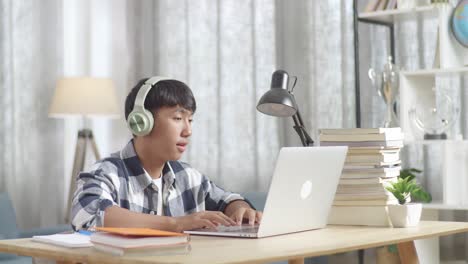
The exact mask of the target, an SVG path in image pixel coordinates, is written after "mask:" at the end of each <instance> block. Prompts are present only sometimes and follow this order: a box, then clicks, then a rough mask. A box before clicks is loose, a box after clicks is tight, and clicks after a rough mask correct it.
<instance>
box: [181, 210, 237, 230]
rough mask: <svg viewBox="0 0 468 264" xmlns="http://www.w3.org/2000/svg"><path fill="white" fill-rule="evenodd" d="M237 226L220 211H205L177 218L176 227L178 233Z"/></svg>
mask: <svg viewBox="0 0 468 264" xmlns="http://www.w3.org/2000/svg"><path fill="white" fill-rule="evenodd" d="M235 224H236V222H234V220H232V219H231V218H229V217H228V216H227V215H225V214H223V213H222V212H218V211H203V212H197V213H193V214H190V215H186V216H179V217H175V226H176V230H177V231H178V232H182V231H185V230H192V229H198V228H213V229H215V228H216V227H217V226H218V225H225V226H231V225H235Z"/></svg>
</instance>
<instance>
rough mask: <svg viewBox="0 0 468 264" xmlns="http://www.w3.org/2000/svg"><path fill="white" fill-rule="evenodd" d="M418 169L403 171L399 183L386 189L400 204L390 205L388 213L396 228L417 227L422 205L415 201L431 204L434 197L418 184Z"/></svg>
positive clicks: (419, 171)
mask: <svg viewBox="0 0 468 264" xmlns="http://www.w3.org/2000/svg"><path fill="white" fill-rule="evenodd" d="M421 172H422V171H421V170H418V169H413V168H411V169H406V170H402V171H401V173H400V176H399V177H398V181H396V182H394V183H391V184H390V185H389V186H387V187H386V189H387V190H388V191H389V192H391V193H392V194H393V196H395V198H396V199H397V200H398V204H390V205H388V213H389V216H390V220H391V221H392V225H393V226H394V227H408V226H416V225H417V224H418V223H419V219H420V218H421V211H422V204H421V203H416V202H413V203H410V202H411V201H412V200H413V201H420V202H430V201H431V200H432V197H431V195H430V194H429V193H427V192H426V191H425V190H424V189H423V188H422V187H421V186H420V185H419V184H418V183H417V182H416V175H415V174H414V173H421Z"/></svg>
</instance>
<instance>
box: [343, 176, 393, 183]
mask: <svg viewBox="0 0 468 264" xmlns="http://www.w3.org/2000/svg"><path fill="white" fill-rule="evenodd" d="M397 181H398V177H391V178H380V177H372V178H354V179H346V178H345V179H340V182H339V185H367V184H379V183H385V182H388V183H392V182H397Z"/></svg>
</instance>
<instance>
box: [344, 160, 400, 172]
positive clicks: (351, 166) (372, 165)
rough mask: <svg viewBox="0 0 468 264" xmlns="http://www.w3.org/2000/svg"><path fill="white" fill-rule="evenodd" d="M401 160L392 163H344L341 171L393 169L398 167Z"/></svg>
mask: <svg viewBox="0 0 468 264" xmlns="http://www.w3.org/2000/svg"><path fill="white" fill-rule="evenodd" d="M399 164H401V160H397V161H393V162H353V163H345V164H344V167H343V169H345V170H355V169H374V168H393V167H395V166H399Z"/></svg>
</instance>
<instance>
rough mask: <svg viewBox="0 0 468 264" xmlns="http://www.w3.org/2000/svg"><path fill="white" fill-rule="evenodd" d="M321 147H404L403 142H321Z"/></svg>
mask: <svg viewBox="0 0 468 264" xmlns="http://www.w3.org/2000/svg"><path fill="white" fill-rule="evenodd" d="M320 146H348V147H386V148H387V147H399V148H402V147H403V140H387V141H382V140H380V141H359V142H356V141H321V142H320Z"/></svg>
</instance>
